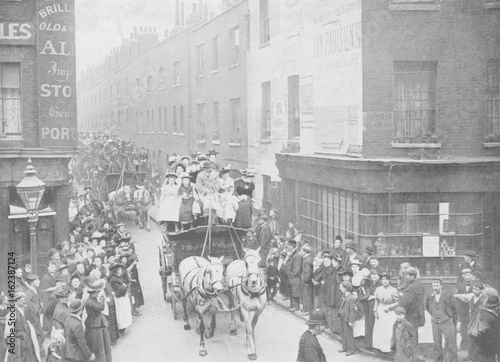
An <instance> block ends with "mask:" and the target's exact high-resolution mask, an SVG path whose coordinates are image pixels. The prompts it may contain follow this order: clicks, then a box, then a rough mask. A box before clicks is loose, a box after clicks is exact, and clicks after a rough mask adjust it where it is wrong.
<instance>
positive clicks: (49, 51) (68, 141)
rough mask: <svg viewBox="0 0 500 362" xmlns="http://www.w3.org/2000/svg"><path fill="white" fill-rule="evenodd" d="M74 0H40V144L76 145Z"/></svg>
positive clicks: (44, 145)
mask: <svg viewBox="0 0 500 362" xmlns="http://www.w3.org/2000/svg"><path fill="white" fill-rule="evenodd" d="M74 9H75V5H74V0H38V14H37V15H38V48H37V51H38V60H39V61H38V74H39V76H38V79H39V104H40V107H39V112H40V146H41V147H57V148H59V147H76V146H77V119H76V94H75V91H76V67H75V65H76V63H75V11H74Z"/></svg>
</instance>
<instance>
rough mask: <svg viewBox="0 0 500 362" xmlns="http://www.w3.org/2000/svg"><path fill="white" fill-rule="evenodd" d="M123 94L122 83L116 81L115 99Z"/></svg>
mask: <svg viewBox="0 0 500 362" xmlns="http://www.w3.org/2000/svg"><path fill="white" fill-rule="evenodd" d="M122 92H123V89H122V82H121V81H117V82H116V97H117V98H118V97H120V95H121V94H122Z"/></svg>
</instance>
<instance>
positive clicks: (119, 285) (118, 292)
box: [108, 263, 132, 331]
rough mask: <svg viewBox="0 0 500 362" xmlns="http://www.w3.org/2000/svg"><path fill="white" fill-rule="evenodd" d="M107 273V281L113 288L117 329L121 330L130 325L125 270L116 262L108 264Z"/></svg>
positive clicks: (130, 307) (130, 314)
mask: <svg viewBox="0 0 500 362" xmlns="http://www.w3.org/2000/svg"><path fill="white" fill-rule="evenodd" d="M109 273H110V275H109V277H108V282H109V285H110V286H111V289H112V290H113V297H114V301H115V307H116V320H117V323H118V330H119V331H123V330H125V328H127V327H129V326H131V325H132V306H131V305H130V298H129V295H128V293H127V290H128V278H126V273H127V271H126V269H125V267H124V266H123V265H121V264H119V263H116V264H113V265H110V267H109ZM126 281H127V282H126Z"/></svg>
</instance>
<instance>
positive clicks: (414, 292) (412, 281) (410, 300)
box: [389, 267, 425, 331]
mask: <svg viewBox="0 0 500 362" xmlns="http://www.w3.org/2000/svg"><path fill="white" fill-rule="evenodd" d="M405 273H406V280H407V283H408V284H407V287H406V289H405V290H404V293H403V295H402V296H401V298H400V299H399V303H398V306H400V307H403V308H404V309H405V311H406V319H407V320H408V322H410V323H411V324H412V325H413V327H414V328H415V330H416V331H418V328H419V327H423V326H424V323H425V310H424V300H425V288H424V285H423V284H422V282H421V281H420V280H419V279H417V274H418V271H417V269H415V268H413V267H410V268H408V269H406V271H405ZM389 309H394V307H390V308H389Z"/></svg>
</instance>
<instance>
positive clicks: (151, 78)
mask: <svg viewBox="0 0 500 362" xmlns="http://www.w3.org/2000/svg"><path fill="white" fill-rule="evenodd" d="M147 87H148V89H147V91H148V93H151V92H152V91H153V76H151V75H148V80H147Z"/></svg>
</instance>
